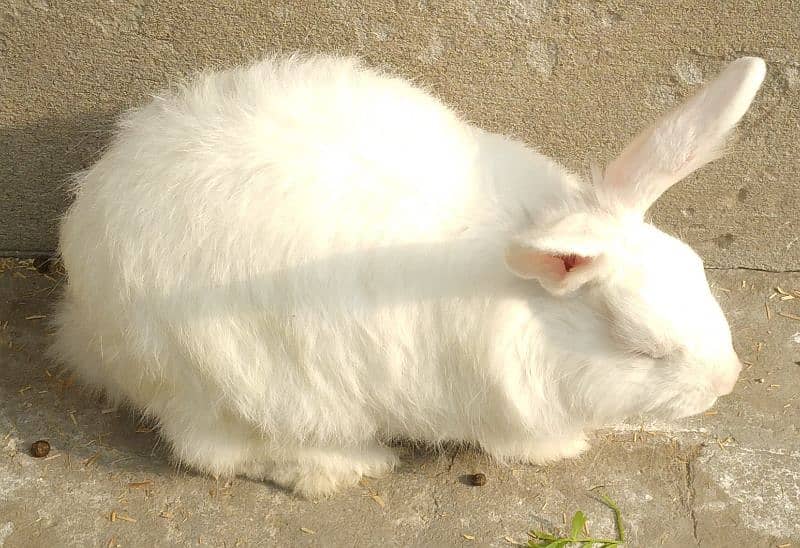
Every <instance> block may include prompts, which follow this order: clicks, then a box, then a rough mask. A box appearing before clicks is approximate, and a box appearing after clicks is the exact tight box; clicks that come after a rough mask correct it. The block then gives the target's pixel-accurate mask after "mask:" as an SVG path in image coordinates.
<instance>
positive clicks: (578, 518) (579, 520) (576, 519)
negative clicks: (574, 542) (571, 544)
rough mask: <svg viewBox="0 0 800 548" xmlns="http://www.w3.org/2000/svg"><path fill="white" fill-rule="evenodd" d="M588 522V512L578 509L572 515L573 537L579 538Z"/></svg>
mask: <svg viewBox="0 0 800 548" xmlns="http://www.w3.org/2000/svg"><path fill="white" fill-rule="evenodd" d="M585 524H586V514H584V513H583V512H581V511H580V510H578V511H577V512H575V515H574V516H572V534H571V536H572V538H577V537H579V536H580V535H581V533H582V532H583V526H584V525H585Z"/></svg>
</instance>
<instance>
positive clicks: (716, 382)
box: [711, 359, 742, 396]
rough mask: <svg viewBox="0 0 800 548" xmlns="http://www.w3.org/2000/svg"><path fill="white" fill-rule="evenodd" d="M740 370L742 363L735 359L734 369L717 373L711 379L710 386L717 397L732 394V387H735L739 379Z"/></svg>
mask: <svg viewBox="0 0 800 548" xmlns="http://www.w3.org/2000/svg"><path fill="white" fill-rule="evenodd" d="M741 370H742V363H741V362H740V361H739V360H738V359H737V360H736V362H735V366H734V367H732V368H730V369H728V370H727V371H720V372H717V373H716V374H715V375H714V377H713V378H712V379H711V385H712V387H713V388H714V392H716V393H717V395H718V396H727V395H728V394H730V393H731V392H733V387H734V386H735V385H736V381H737V379H738V378H739V372H740V371H741Z"/></svg>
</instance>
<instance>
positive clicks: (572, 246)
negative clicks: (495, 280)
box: [505, 214, 612, 295]
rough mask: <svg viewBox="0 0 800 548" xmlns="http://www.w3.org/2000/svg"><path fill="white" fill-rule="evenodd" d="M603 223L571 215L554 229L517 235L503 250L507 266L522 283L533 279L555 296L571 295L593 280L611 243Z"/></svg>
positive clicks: (607, 229) (533, 230)
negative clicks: (523, 280)
mask: <svg viewBox="0 0 800 548" xmlns="http://www.w3.org/2000/svg"><path fill="white" fill-rule="evenodd" d="M611 238H612V236H611V230H610V228H609V224H608V222H607V221H605V220H604V219H602V218H600V217H598V216H594V215H591V214H574V215H570V216H568V217H566V218H564V219H562V220H561V221H559V222H558V223H556V224H555V225H554V226H552V227H550V228H548V229H545V230H539V229H531V230H528V231H526V232H523V233H522V234H519V235H518V236H517V237H515V238H514V240H513V241H512V242H511V243H510V244H509V246H508V247H507V248H506V256H505V260H506V266H507V267H508V269H509V270H510V271H511V272H513V273H514V274H516V275H517V276H519V277H520V278H524V279H536V280H538V281H539V282H540V283H541V284H542V286H543V287H544V288H545V289H547V290H548V291H550V292H551V293H553V294H555V295H563V294H566V293H569V292H571V291H574V290H575V289H577V288H579V287H580V286H582V285H583V284H585V283H586V282H587V281H589V280H591V279H592V278H594V277H595V276H596V275H597V273H598V271H599V267H600V264H601V262H602V260H601V259H602V254H603V252H604V251H605V250H606V249H607V247H608V245H610V244H609V242H610V241H611Z"/></svg>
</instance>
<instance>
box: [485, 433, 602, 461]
mask: <svg viewBox="0 0 800 548" xmlns="http://www.w3.org/2000/svg"><path fill="white" fill-rule="evenodd" d="M481 445H482V446H483V448H484V450H485V451H486V452H487V453H489V454H490V455H491V456H492V457H494V458H495V459H497V460H498V461H500V462H526V463H530V464H546V463H548V462H554V461H557V460H561V459H566V458H572V457H577V456H578V455H580V454H581V453H583V452H584V451H585V450H586V449H588V447H589V443H588V442H587V441H586V436H585V435H584V434H583V433H579V434H576V435H574V436H564V437H554V438H538V439H533V440H522V441H507V440H502V441H500V440H491V441H485V442H483V443H482V444H481Z"/></svg>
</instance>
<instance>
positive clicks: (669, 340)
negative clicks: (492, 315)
mask: <svg viewBox="0 0 800 548" xmlns="http://www.w3.org/2000/svg"><path fill="white" fill-rule="evenodd" d="M765 71H766V69H765V65H764V62H763V61H762V60H761V59H758V58H743V59H739V60H737V61H735V62H733V63H731V64H730V65H729V66H728V67H727V68H726V70H725V71H724V72H723V73H722V74H721V75H720V76H719V77H718V78H717V79H716V80H714V81H713V82H711V83H710V84H708V85H707V86H705V87H704V88H703V89H702V90H701V91H700V92H699V93H698V94H697V95H695V96H694V97H692V98H691V99H689V100H688V101H687V102H686V103H684V104H683V105H681V106H679V107H678V108H677V109H675V110H673V111H672V112H670V113H669V114H667V115H666V116H664V117H663V118H662V119H661V120H659V121H658V122H656V123H655V124H654V125H652V126H651V127H649V128H648V129H646V130H645V131H644V132H642V133H641V134H640V135H639V136H637V137H636V139H635V140H634V141H633V142H632V143H631V144H630V145H629V146H628V147H627V148H625V150H624V151H623V152H622V153H621V155H620V156H619V157H618V158H616V159H615V160H614V161H613V162H611V164H609V166H608V167H607V169H606V170H605V173H604V174H602V175H598V176H596V177H595V179H596V180H595V185H594V186H595V188H594V193H593V197H592V199H591V200H589V203H588V204H587V205H586V206H585V207H581V208H580V210H578V211H576V210H575V209H574V208H573V209H572V210H571V211H570V212H568V213H564V214H561V215H559V216H557V218H556V219H555V220H554V221H553V222H551V223H548V224H546V225H544V226H537V227H533V228H530V229H528V230H526V231H525V232H523V233H521V234H519V235H517V237H516V238H515V239H514V241H513V242H512V243H511V245H510V246H509V248H508V250H507V254H506V262H507V265H508V267H509V268H510V269H511V271H512V272H514V273H515V274H517V275H518V276H520V277H523V278H530V279H536V280H538V281H539V282H540V283H541V285H542V286H543V287H544V288H545V289H546V290H548V291H549V292H550V293H551V294H552V295H553V296H554V297H555V298H561V299H575V298H582V299H584V300H586V301H587V302H589V303H591V304H590V306H592V308H593V310H594V312H595V316H596V317H597V318H599V320H598V321H597V325H598V326H599V329H600V331H602V334H601V335H599V336H598V337H597V340H595V341H594V342H591V343H588V344H589V348H588V349H587V351H586V352H587V353H588V354H591V345H598V344H599V345H601V346H602V347H603V352H601V353H600V354H601V355H604V356H605V362H604V363H600V364H598V363H593V364H591V365H586V366H585V367H584V369H586V371H585V374H582V375H578V374H577V373H576V374H575V375H573V376H572V382H574V383H575V384H576V385H577V387H576V395H574V396H573V397H574V398H577V399H579V400H581V401H578V402H577V405H580V406H581V407H583V408H584V409H586V410H587V412H590V411H589V410H590V409H591V414H594V415H595V416H596V417H602V418H606V419H608V418H618V417H623V416H627V415H630V414H633V413H639V412H649V413H652V414H655V415H657V416H662V417H665V418H676V417H681V416H688V415H692V414H695V413H699V412H701V411H703V410H705V409H707V408H708V407H710V406H711V405H712V404H713V403H714V401H715V400H716V398H717V397H719V396H722V395H725V394H727V393H729V392H730V391H731V390H732V389H733V385H734V383H735V382H736V379H737V378H738V375H739V371H740V370H741V365H740V362H739V359H738V357H737V356H736V353H735V352H734V350H733V346H732V343H731V334H730V328H729V326H728V323H727V321H726V319H725V317H724V315H723V313H722V311H721V309H720V307H719V305H718V304H717V302H716V300H715V299H714V297H713V296H712V294H711V290H710V288H709V285H708V282H707V280H706V277H705V272H704V268H703V262H702V260H701V259H700V257H699V256H698V255H697V254H696V253H694V251H692V250H691V249H690V248H689V247H688V246H687V245H685V244H684V243H682V242H681V241H679V240H677V239H675V238H673V237H671V236H669V235H667V234H665V233H663V232H661V231H660V230H658V229H656V228H655V227H654V226H652V225H650V224H648V223H646V222H645V220H644V214H645V212H646V211H647V209H648V208H649V207H650V205H651V204H652V203H653V202H654V201H655V200H656V199H657V198H658V197H659V196H660V195H661V194H662V193H663V192H664V191H666V190H667V189H668V188H669V187H670V186H671V185H672V184H674V183H676V182H677V181H679V180H680V179H682V178H684V177H686V176H687V175H688V174H690V173H691V172H693V171H694V170H695V169H697V168H699V167H700V166H702V165H704V164H706V163H707V162H709V161H711V160H713V159H714V158H715V157H716V156H717V155H718V153H719V151H720V150H721V149H722V148H723V147H724V145H725V141H726V137H727V136H728V134H729V132H730V131H731V129H732V128H733V127H734V125H735V124H736V123H737V122H738V121H739V119H740V118H741V117H742V116H743V115H744V113H745V112H746V110H747V108H748V107H749V105H750V103H751V101H752V100H753V97H754V96H755V93H756V91H757V90H758V88H759V86H760V85H761V82H762V80H763V78H764V75H765ZM578 290H580V291H578ZM565 309H568V307H565ZM576 325H577V324H576ZM578 331H579V329H576V333H574V334H573V336H575V337H577V338H582V337H584V334H582V333H578ZM567 336H569V335H567ZM586 337H591V335H586ZM579 344H580V343H576V345H579ZM601 362H602V360H601ZM598 368H604V370H598ZM578 370H579V366H576V371H578ZM590 370H591V371H590ZM632 387H638V388H639V389H638V390H636V389H632ZM573 403H574V402H573Z"/></svg>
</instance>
